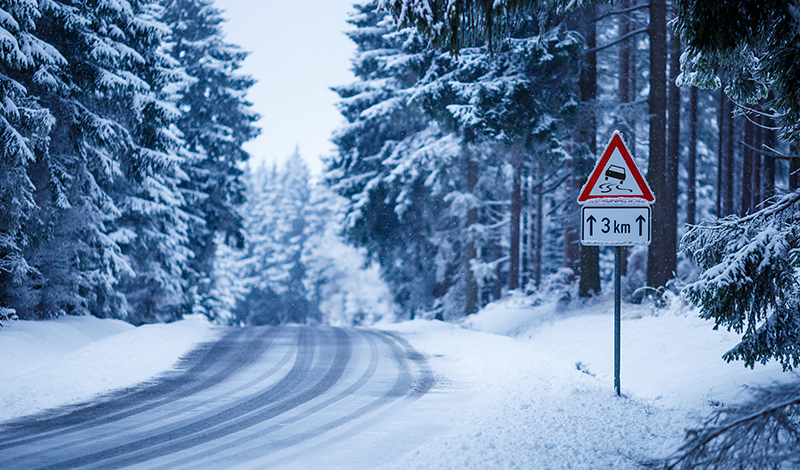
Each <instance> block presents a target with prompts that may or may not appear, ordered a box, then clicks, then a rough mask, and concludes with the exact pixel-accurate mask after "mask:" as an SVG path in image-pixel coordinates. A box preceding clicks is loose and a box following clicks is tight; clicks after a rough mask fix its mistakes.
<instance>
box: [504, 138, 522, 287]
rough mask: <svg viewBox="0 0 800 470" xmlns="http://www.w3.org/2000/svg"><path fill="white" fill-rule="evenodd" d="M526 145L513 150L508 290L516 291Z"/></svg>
mask: <svg viewBox="0 0 800 470" xmlns="http://www.w3.org/2000/svg"><path fill="white" fill-rule="evenodd" d="M524 145H525V142H520V143H518V144H517V145H515V146H514V148H513V149H512V150H511V151H512V156H511V164H512V166H513V167H514V182H513V187H512V189H511V235H510V236H511V243H510V245H511V249H510V250H509V251H510V253H509V260H508V262H509V265H508V290H514V289H517V288H518V287H519V252H520V250H519V243H520V239H519V238H520V231H519V225H520V222H521V217H520V215H521V212H522V152H523V148H524Z"/></svg>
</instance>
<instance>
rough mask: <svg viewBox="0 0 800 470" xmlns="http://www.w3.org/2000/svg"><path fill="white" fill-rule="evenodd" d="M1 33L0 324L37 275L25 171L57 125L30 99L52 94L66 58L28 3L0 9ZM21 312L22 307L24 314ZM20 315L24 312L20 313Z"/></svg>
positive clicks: (31, 196)
mask: <svg viewBox="0 0 800 470" xmlns="http://www.w3.org/2000/svg"><path fill="white" fill-rule="evenodd" d="M0 7H2V9H3V13H4V14H3V15H2V17H0V32H2V33H3V38H4V40H3V54H2V57H0V61H2V65H3V74H2V77H0V102H2V106H1V107H0V211H2V217H0V320H3V319H6V318H7V317H9V316H12V315H14V314H15V313H16V312H17V310H19V309H20V306H21V305H20V300H21V299H20V295H19V293H20V291H24V290H25V288H26V286H27V284H28V282H29V280H30V278H31V277H34V278H35V277H39V276H40V272H38V271H37V270H36V268H35V267H34V266H31V265H30V264H29V260H28V259H27V257H26V256H25V251H27V250H28V249H29V246H30V243H32V242H33V240H32V239H31V237H30V231H29V230H27V228H26V225H29V224H31V223H33V222H32V221H33V220H35V218H36V211H37V209H38V206H37V203H36V197H35V191H36V187H35V186H34V183H33V181H31V178H30V175H29V170H30V169H31V166H32V165H34V164H35V163H36V162H37V161H38V160H41V159H42V158H44V157H45V156H46V155H47V152H48V145H47V144H48V135H49V134H50V132H51V130H52V128H53V126H54V125H55V119H54V118H53V115H52V114H51V113H50V112H49V111H48V110H47V109H45V108H42V106H41V105H40V104H39V103H38V102H37V100H36V97H35V95H33V94H31V90H30V87H31V85H36V86H40V87H44V88H55V87H57V86H58V82H57V80H56V79H55V78H54V77H53V75H52V71H53V69H56V68H58V67H60V66H63V65H64V63H65V59H64V57H63V56H62V55H61V54H60V53H59V52H58V51H57V50H56V49H55V48H54V47H53V46H52V45H51V44H48V43H47V42H44V41H42V40H40V39H39V38H37V37H36V36H35V34H34V31H35V28H36V25H35V22H36V20H37V19H38V17H39V16H40V15H41V11H40V10H38V8H37V6H36V5H35V4H33V3H30V2H11V3H5V2H4V3H3V4H2V5H0ZM52 182H53V183H55V184H54V185H53V187H52V190H53V193H54V195H53V199H54V200H55V201H57V202H58V204H60V205H65V204H66V201H65V197H64V194H63V192H62V191H61V189H62V188H61V186H60V184H59V181H58V180H56V179H53V180H52ZM22 310H23V311H24V307H23V308H22ZM20 313H22V312H20Z"/></svg>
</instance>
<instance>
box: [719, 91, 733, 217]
mask: <svg viewBox="0 0 800 470" xmlns="http://www.w3.org/2000/svg"><path fill="white" fill-rule="evenodd" d="M726 102H727V115H728V120H727V125H728V129H727V131H725V154H726V155H727V159H728V162H727V166H726V168H725V170H726V171H725V197H724V199H723V206H722V208H723V210H724V213H725V215H730V214H733V211H734V205H733V193H734V187H733V175H734V173H735V171H734V166H735V163H736V154H735V153H734V145H733V143H734V141H735V138H734V136H735V134H736V120H735V119H734V118H733V101H731V100H729V99H726Z"/></svg>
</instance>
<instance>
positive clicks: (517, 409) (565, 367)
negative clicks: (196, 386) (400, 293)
mask: <svg viewBox="0 0 800 470" xmlns="http://www.w3.org/2000/svg"><path fill="white" fill-rule="evenodd" d="M673 303H674V304H675V305H673V306H672V307H671V308H670V309H666V310H653V309H652V308H650V307H648V306H634V305H624V306H623V322H622V391H623V395H624V396H623V397H617V396H615V394H614V390H613V316H612V314H611V312H612V311H613V306H612V304H611V303H610V302H607V301H596V302H594V303H592V304H591V305H584V306H578V307H575V306H574V305H573V306H571V307H570V310H569V311H564V307H563V306H562V305H561V304H557V303H554V304H548V305H543V306H532V305H530V301H529V300H528V299H526V298H524V297H516V298H511V299H509V300H506V301H505V302H503V303H500V304H495V305H491V306H489V307H488V308H486V309H484V310H483V311H481V312H480V313H479V314H477V315H473V316H471V317H469V318H468V319H467V320H465V321H464V322H463V323H462V324H460V325H457V324H451V323H443V322H437V321H422V320H417V321H411V322H405V323H398V324H381V325H379V328H381V329H386V330H392V331H395V332H399V333H400V334H402V335H403V336H404V337H405V338H406V339H407V340H408V341H409V342H410V343H411V344H412V345H413V346H414V347H415V348H416V349H417V350H418V351H420V352H421V353H423V354H424V355H425V356H426V357H427V358H428V361H429V363H430V366H431V368H432V369H433V371H434V373H435V375H436V378H437V384H436V385H435V387H434V388H433V389H432V390H431V392H429V393H428V394H427V395H425V396H423V397H422V398H421V399H419V400H417V401H416V402H414V403H412V404H410V405H409V406H407V407H406V408H405V409H404V411H403V412H402V413H399V414H398V415H395V416H394V417H392V418H391V419H393V420H394V421H395V424H390V423H384V424H383V425H382V426H377V427H376V429H373V430H372V431H370V432H372V434H373V435H375V436H377V435H378V434H380V432H381V428H382V429H383V430H384V431H385V430H387V429H388V430H392V429H396V430H397V431H398V434H397V436H396V439H385V438H379V437H375V442H376V443H378V442H380V445H379V446H369V445H366V444H367V443H368V442H371V441H370V439H371V437H370V436H369V432H368V433H367V434H365V435H364V437H363V439H362V442H363V443H362V445H355V446H354V448H353V449H352V450H353V451H356V449H358V451H360V452H368V453H370V452H371V453H374V455H371V456H369V455H367V456H363V457H362V458H359V459H357V461H359V462H362V463H363V465H364V466H363V468H369V467H373V466H375V465H379V466H381V468H385V469H409V468H415V469H416V468H419V469H425V468H430V469H448V468H451V469H488V468H491V469H495V468H524V469H581V468H585V469H612V468H613V469H626V468H640V467H638V463H637V462H645V461H647V460H649V459H653V458H659V457H665V456H667V455H669V454H670V453H672V452H673V451H674V450H675V449H676V448H677V447H678V446H679V445H680V443H681V441H682V439H683V436H684V433H685V429H686V428H689V427H694V426H697V425H698V424H699V423H700V422H701V421H702V418H703V417H704V416H706V415H707V414H708V413H709V412H710V411H711V410H712V407H713V406H718V405H719V404H720V403H730V402H732V401H735V400H738V399H741V398H742V397H744V396H746V395H745V394H746V389H747V387H751V386H754V385H755V386H757V385H768V384H770V383H772V382H773V381H782V380H787V379H793V378H796V376H795V374H786V373H783V372H781V369H780V366H778V365H776V364H769V365H767V366H757V367H756V368H755V370H750V369H745V368H744V367H743V366H742V365H741V364H740V363H732V364H727V363H725V362H724V361H722V360H721V359H720V356H721V355H722V354H723V353H724V352H725V351H727V350H728V349H729V348H730V347H732V346H733V345H734V344H736V342H737V337H736V335H735V334H732V333H728V332H724V331H714V330H712V328H711V324H710V323H709V322H706V321H703V320H701V319H699V318H697V311H696V310H694V309H691V308H689V307H687V306H685V305H682V304H681V303H680V302H679V301H677V299H676V302H673ZM218 334H219V330H216V329H214V328H213V327H212V326H211V325H209V324H208V323H207V322H204V321H196V320H195V321H191V320H184V321H181V322H176V323H173V324H169V325H148V326H142V327H138V328H134V327H132V326H130V325H128V324H126V323H123V322H119V321H114V320H98V319H94V318H85V317H82V318H74V317H66V318H61V319H58V320H55V321H50V322H22V321H18V322H10V323H8V324H6V326H5V327H4V328H3V329H2V330H0V354H2V357H3V362H4V367H3V368H2V370H0V393H2V396H3V397H4V400H2V401H0V421H2V420H6V419H10V418H13V417H17V416H21V415H24V414H27V413H32V412H35V411H38V410H41V409H44V408H48V407H53V406H57V405H61V404H66V403H70V402H75V401H81V400H85V399H88V398H91V397H92V396H93V395H94V394H97V393H101V392H104V391H108V390H111V389H114V388H119V387H125V386H129V385H132V384H135V383H137V382H140V381H144V380H147V379H148V378H150V377H152V376H154V375H157V374H159V373H161V372H163V371H165V370H169V369H170V368H172V367H173V366H174V364H175V362H176V361H177V359H178V358H179V357H180V356H181V355H182V354H183V353H185V352H187V351H188V350H190V349H191V348H193V347H194V346H195V345H197V344H199V343H202V342H205V341H209V340H212V339H213V338H215V337H216V335H218ZM393 426H394V428H393ZM401 431H402V434H401V433H400V432H401ZM341 445H342V446H346V445H348V444H346V443H342V444H341ZM392 446H394V447H395V448H388V447H392ZM331 451H332V452H331V454H330V455H328V457H329V458H330V457H333V458H334V459H335V455H336V454H337V452H342V451H345V449H331ZM328 461H329V462H330V461H331V460H328ZM332 465H333V464H332ZM333 466H334V467H336V465H333ZM337 468H338V467H337Z"/></svg>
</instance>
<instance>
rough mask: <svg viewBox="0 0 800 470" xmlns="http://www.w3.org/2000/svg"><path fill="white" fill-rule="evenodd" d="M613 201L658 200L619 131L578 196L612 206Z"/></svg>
mask: <svg viewBox="0 0 800 470" xmlns="http://www.w3.org/2000/svg"><path fill="white" fill-rule="evenodd" d="M613 200H616V201H618V202H619V203H620V205H626V204H630V202H634V203H638V202H642V203H646V204H652V203H653V202H655V200H656V199H655V197H653V192H652V191H650V186H648V185H647V181H645V179H644V178H643V177H642V174H641V173H640V172H639V168H637V167H636V163H634V161H633V158H632V157H631V154H630V152H628V148H627V147H625V142H623V141H622V136H621V135H620V134H619V132H614V135H613V136H612V137H611V141H609V143H608V146H607V147H606V150H605V152H603V156H602V157H600V160H599V161H598V162H597V165H595V167H594V171H592V174H591V175H590V176H589V179H588V180H587V181H586V184H585V185H584V186H583V189H581V194H580V196H578V203H579V204H585V203H587V202H589V201H592V202H598V203H603V204H605V203H606V201H609V204H608V205H616V202H613ZM625 201H629V202H625Z"/></svg>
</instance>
